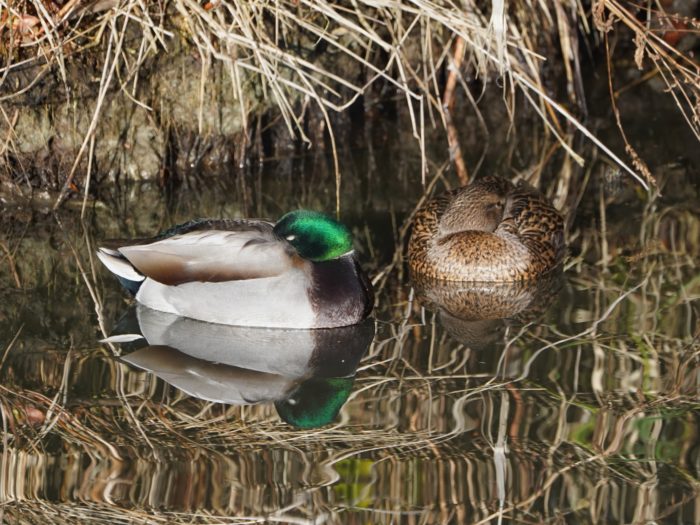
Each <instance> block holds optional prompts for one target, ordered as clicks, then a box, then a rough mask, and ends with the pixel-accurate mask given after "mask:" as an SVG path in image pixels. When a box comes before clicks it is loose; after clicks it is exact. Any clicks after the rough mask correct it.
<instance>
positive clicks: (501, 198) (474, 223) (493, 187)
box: [438, 178, 512, 236]
mask: <svg viewBox="0 0 700 525" xmlns="http://www.w3.org/2000/svg"><path fill="white" fill-rule="evenodd" d="M499 182H500V181H498V180H492V178H486V179H483V180H479V181H476V182H473V183H471V184H469V185H468V186H465V187H463V188H461V189H460V190H458V191H457V193H456V195H455V196H454V198H453V199H452V202H451V203H450V205H449V206H448V208H447V209H446V210H445V213H444V214H443V216H442V218H441V219H440V226H439V231H438V233H439V235H440V236H444V235H450V234H452V233H457V232H462V231H467V230H479V231H485V232H493V231H494V230H495V229H496V228H497V227H498V225H499V223H500V222H501V221H502V220H503V212H504V208H505V205H506V198H507V191H508V190H509V189H511V188H512V184H510V183H507V182H505V181H503V182H504V183H503V184H499Z"/></svg>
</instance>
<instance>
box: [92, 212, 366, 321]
mask: <svg viewBox="0 0 700 525" xmlns="http://www.w3.org/2000/svg"><path fill="white" fill-rule="evenodd" d="M97 255H98V257H99V258H100V260H101V261H102V262H103V263H104V265H105V266H107V268H108V269H109V270H110V271H111V272H112V273H114V274H116V276H117V277H118V278H119V280H120V281H121V283H122V284H123V285H124V286H125V287H126V288H127V289H128V290H130V291H131V292H132V293H133V294H134V295H135V296H136V300H137V301H138V302H140V303H142V304H144V305H146V306H149V307H150V308H153V309H155V310H160V311H163V312H169V313H172V314H176V315H181V316H184V317H191V318H193V319H199V320H202V321H208V322H211V323H220V324H228V325H239V326H265V327H271V328H333V327H338V326H348V325H351V324H356V323H359V322H360V321H361V320H362V319H364V318H365V317H367V316H368V315H369V313H370V312H371V311H372V306H373V301H374V299H373V297H374V296H373V292H372V287H371V284H370V282H369V280H368V279H367V277H366V276H365V274H364V273H363V272H362V270H361V268H360V266H359V264H358V263H357V260H356V259H355V257H354V253H353V250H352V238H351V235H350V232H349V231H348V229H347V228H346V227H345V226H344V225H342V224H341V223H339V222H337V221H335V220H333V219H331V218H330V217H327V216H326V215H324V214H322V213H317V212H312V211H305V210H299V211H294V212H291V213H288V214H287V215H285V216H284V217H282V218H281V219H280V220H279V221H278V222H277V223H276V224H273V223H271V222H268V221H265V220H259V219H249V220H230V219H228V220H227V219H221V220H214V219H196V220H193V221H190V222H188V223H185V224H182V225H179V226H175V227H174V228H172V229H170V230H168V231H166V232H165V233H163V234H161V235H160V236H158V237H157V238H156V239H154V240H152V242H149V241H147V242H146V243H137V244H133V245H130V246H121V247H119V248H117V249H111V248H100V249H99V251H98V252H97Z"/></svg>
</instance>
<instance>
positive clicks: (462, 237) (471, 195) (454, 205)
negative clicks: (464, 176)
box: [408, 177, 565, 282]
mask: <svg viewBox="0 0 700 525" xmlns="http://www.w3.org/2000/svg"><path fill="white" fill-rule="evenodd" d="M501 200H503V201H504V202H505V204H504V206H503V209H502V214H501V217H500V220H494V213H495V211H494V210H498V204H495V205H494V203H499V202H501ZM444 217H448V218H449V221H450V225H449V227H448V228H445V227H444V226H443V227H442V228H441V223H442V220H443V218H444ZM458 217H462V218H463V223H462V224H461V226H460V225H458V224H457V218H458ZM490 225H494V226H495V229H493V231H491V230H490ZM444 232H449V233H444ZM564 251H565V245H564V221H563V219H562V217H561V215H560V214H559V212H557V210H556V209H554V207H553V206H552V205H551V204H550V203H549V202H548V201H547V199H546V198H545V197H544V196H543V195H542V194H541V193H539V192H538V191H537V190H535V189H534V188H532V187H531V186H529V185H527V184H525V183H520V184H518V185H517V186H515V185H513V184H512V183H511V182H510V181H507V180H506V179H503V178H501V177H486V178H484V179H481V180H479V181H476V182H474V183H472V184H470V185H468V186H465V187H462V188H459V189H457V190H453V191H450V192H446V193H444V194H442V195H439V196H437V197H435V198H434V199H432V200H430V201H428V202H427V203H426V205H425V206H424V207H423V208H421V209H420V210H419V211H418V213H417V214H416V217H415V219H414V222H413V232H412V234H411V239H410V241H409V245H408V261H409V265H410V267H411V271H412V272H413V273H415V274H420V275H422V276H424V277H428V278H432V279H443V280H449V281H485V282H513V281H521V280H526V279H533V278H536V277H538V276H540V275H542V274H544V273H546V272H548V271H549V270H551V269H552V268H554V267H556V266H557V265H558V264H559V263H560V262H561V260H562V259H563V257H564Z"/></svg>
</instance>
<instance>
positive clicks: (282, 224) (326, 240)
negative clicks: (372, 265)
mask: <svg viewBox="0 0 700 525" xmlns="http://www.w3.org/2000/svg"><path fill="white" fill-rule="evenodd" d="M274 232H275V234H276V235H277V236H278V237H280V238H282V239H286V240H287V241H289V243H290V244H291V245H292V246H294V248H295V249H296V251H297V253H298V254H299V255H301V256H302V257H304V258H305V259H309V260H311V261H315V262H321V261H329V260H331V259H336V258H338V257H340V256H341V255H345V254H346V253H348V252H350V251H351V250H352V236H351V235H350V231H349V230H348V229H347V228H346V227H345V226H344V225H343V224H341V223H339V222H338V221H336V220H335V219H332V218H330V217H328V216H327V215H325V214H323V213H319V212H316V211H308V210H297V211H293V212H290V213H288V214H287V215H285V216H284V217H282V218H281V219H280V220H279V221H277V224H275V228H274Z"/></svg>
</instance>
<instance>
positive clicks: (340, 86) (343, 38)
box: [0, 0, 700, 205]
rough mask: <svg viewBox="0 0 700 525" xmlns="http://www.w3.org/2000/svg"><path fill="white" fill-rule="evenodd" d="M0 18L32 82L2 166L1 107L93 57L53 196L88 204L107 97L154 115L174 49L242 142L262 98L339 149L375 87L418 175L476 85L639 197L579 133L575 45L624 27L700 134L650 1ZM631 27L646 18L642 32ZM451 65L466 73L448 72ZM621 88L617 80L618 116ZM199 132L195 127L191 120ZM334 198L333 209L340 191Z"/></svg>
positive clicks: (689, 66)
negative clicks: (86, 119)
mask: <svg viewBox="0 0 700 525" xmlns="http://www.w3.org/2000/svg"><path fill="white" fill-rule="evenodd" d="M506 4H507V6H506ZM0 10H1V13H2V14H1V15H0V31H1V32H0V44H1V45H2V48H3V51H4V54H5V57H6V58H7V61H6V63H5V64H4V65H3V66H2V67H1V68H0V85H1V83H3V82H5V81H6V80H7V79H9V78H11V76H12V74H13V73H14V72H17V71H22V70H24V69H26V68H27V67H29V66H35V67H36V68H37V69H36V77H35V79H34V80H33V81H31V82H29V83H28V85H26V86H25V87H24V88H23V89H22V90H21V91H20V92H12V91H11V90H10V91H9V92H8V90H7V88H5V93H6V94H5V95H4V96H3V99H2V100H1V101H2V105H0V110H2V111H1V112H0V121H2V122H3V129H4V130H6V131H5V132H4V133H2V137H3V139H2V140H3V141H2V143H1V144H2V149H1V150H0V152H1V153H2V154H3V155H11V154H13V151H14V152H16V151H17V144H16V143H15V141H14V140H13V136H12V129H13V122H16V116H17V114H16V113H15V112H14V111H13V109H12V107H11V106H9V105H8V104H9V103H11V102H12V101H13V99H14V98H16V97H17V96H19V95H22V94H26V93H29V92H30V91H31V89H32V88H33V87H35V85H40V84H41V81H42V78H43V76H44V75H45V74H46V73H47V72H48V71H49V70H52V71H53V70H55V71H58V73H59V75H60V76H61V77H62V80H63V82H64V83H65V85H66V86H69V85H70V83H71V82H73V79H70V78H68V73H67V70H66V64H67V63H68V62H69V61H71V60H75V59H76V58H77V57H79V56H82V55H85V54H86V53H88V52H93V51H94V50H97V49H99V55H98V56H99V57H100V58H99V59H98V61H97V62H98V63H99V65H100V69H99V70H98V71H96V72H95V75H97V76H99V89H98V93H96V104H95V106H94V109H93V114H92V116H91V119H90V124H89V126H88V128H87V132H86V134H85V136H84V139H83V142H82V146H81V147H80V149H79V151H78V153H77V156H76V158H75V159H74V161H73V163H72V169H71V170H70V172H69V173H68V174H67V175H66V180H65V184H64V193H63V194H62V195H64V194H65V191H66V190H67V189H68V188H70V185H71V183H72V181H73V180H74V178H75V177H76V174H77V173H78V171H80V174H79V177H78V178H79V179H80V180H83V179H86V180H87V182H86V184H85V192H86V194H87V192H88V188H89V185H90V184H89V183H90V177H91V170H92V167H91V165H90V164H89V163H88V166H87V171H86V172H85V173H83V172H82V170H84V169H85V167H84V166H85V164H84V163H81V161H83V160H84V159H88V161H89V160H90V159H91V158H92V152H93V150H94V148H95V147H96V142H95V140H96V128H97V125H98V123H99V120H100V115H101V114H102V112H103V109H104V107H105V104H108V103H109V99H110V96H109V93H110V92H111V91H113V90H115V89H117V90H119V91H121V92H123V93H124V94H125V95H126V96H127V97H128V98H129V99H130V100H131V101H132V102H133V103H134V104H137V105H140V106H142V107H145V108H146V109H148V110H149V111H152V110H153V108H149V107H148V106H146V105H145V104H144V103H143V102H142V101H141V100H140V98H141V97H140V94H139V89H138V88H139V77H140V74H141V72H142V69H143V68H144V67H145V64H146V63H147V61H148V60H149V58H151V57H153V56H155V55H157V54H162V53H168V50H169V49H170V48H171V47H172V43H173V42H174V40H175V39H178V38H183V39H185V40H187V41H188V42H190V43H191V45H193V46H194V49H196V52H197V54H198V55H199V57H200V71H199V73H200V74H201V100H202V101H204V100H205V99H206V97H207V96H208V89H207V82H208V78H209V77H208V75H209V71H210V70H211V68H212V65H213V64H214V63H217V64H222V65H223V66H224V67H225V69H226V70H227V71H228V75H229V78H230V86H231V97H232V98H233V99H235V100H237V101H238V102H239V106H240V113H241V116H242V117H243V119H244V122H243V127H244V131H245V130H246V129H247V128H248V127H249V125H248V124H247V123H246V122H245V118H246V117H247V116H248V115H250V114H251V111H252V112H254V111H255V108H256V107H257V106H258V105H259V103H260V101H261V100H269V101H272V102H274V104H275V106H276V108H277V111H278V112H279V115H281V116H282V118H283V119H284V121H285V123H286V126H287V129H288V131H289V133H291V134H292V135H294V136H297V137H299V138H300V139H301V140H302V141H304V142H307V143H310V142H311V140H312V139H311V138H310V137H309V136H307V133H306V131H305V130H306V128H305V126H304V119H305V115H306V113H307V109H308V108H309V106H310V105H311V106H314V107H315V108H317V109H318V110H320V112H321V114H322V117H323V120H324V121H325V128H326V130H327V132H328V136H329V138H330V141H331V146H332V149H333V151H334V152H335V151H336V141H335V130H334V126H333V125H332V119H331V113H334V112H343V111H345V110H346V109H347V108H348V107H349V106H350V105H352V104H353V103H354V102H355V101H356V100H358V98H359V97H363V96H366V95H368V94H369V93H370V91H371V89H372V87H373V86H375V85H377V84H382V85H386V86H390V87H391V88H392V89H393V90H395V91H396V93H398V94H399V96H400V97H403V98H404V99H405V101H406V105H407V108H408V112H409V114H410V119H409V120H410V126H411V130H412V135H413V137H414V139H415V141H416V147H417V148H418V149H419V150H420V151H421V152H422V159H423V162H422V168H421V170H422V173H423V174H424V176H427V175H428V162H427V158H426V156H425V148H426V129H427V128H429V127H432V126H437V127H445V128H446V129H448V131H450V122H451V115H450V111H452V110H453V105H454V96H455V95H454V94H453V91H455V87H456V86H457V88H456V91H460V92H461V93H463V94H464V95H466V98H465V99H464V103H466V104H471V105H473V107H474V109H475V111H477V112H478V111H479V110H478V109H477V106H476V103H475V100H474V99H475V95H473V94H472V90H471V89H470V88H468V87H467V83H468V82H469V81H470V79H473V78H478V79H480V80H481V82H482V83H483V84H484V89H494V90H502V92H503V99H504V104H506V106H507V107H508V112H509V113H510V114H511V115H513V114H515V113H516V112H518V111H519V108H518V107H517V104H516V102H517V101H518V100H522V101H524V102H525V104H527V105H530V106H531V107H532V108H533V109H534V110H535V111H537V112H538V113H539V115H540V116H541V118H542V120H543V122H545V123H546V126H547V127H548V129H549V130H550V132H551V133H552V135H553V136H554V137H556V138H557V140H558V142H559V144H560V146H561V147H562V148H564V150H565V151H567V153H568V154H569V155H570V157H571V159H572V160H573V161H574V162H576V163H578V164H581V165H582V164H583V163H584V159H583V157H582V156H581V152H577V151H574V147H573V136H574V131H580V132H582V133H584V135H586V136H587V137H588V138H589V139H591V140H593V141H594V142H595V143H596V144H597V146H598V147H600V148H601V149H602V150H603V151H605V152H606V153H607V154H608V155H609V156H610V157H611V158H612V159H614V160H615V162H617V163H618V164H619V165H620V166H622V168H623V169H624V170H626V171H627V172H629V174H631V175H632V176H634V177H635V178H637V180H638V181H639V183H640V184H642V185H643V186H644V187H646V186H647V185H648V184H653V176H652V174H651V173H650V172H649V170H648V169H647V168H646V166H645V163H644V161H643V159H642V158H641V157H640V156H639V155H638V154H637V153H636V151H635V149H634V147H633V145H631V144H628V148H627V149H628V154H629V156H630V158H631V160H632V162H631V164H632V166H633V167H634V169H632V168H630V167H629V166H628V165H627V164H628V163H627V162H625V161H624V159H622V158H620V157H618V156H616V155H615V154H614V153H613V152H612V151H611V150H609V149H608V148H607V147H606V146H605V145H603V144H602V143H600V142H599V141H598V140H597V139H596V138H595V137H594V136H593V134H592V133H591V132H589V131H588V130H587V129H586V127H585V126H584V125H583V124H582V122H583V120H582V119H583V117H585V96H584V93H583V82H582V77H581V67H582V66H581V60H582V59H581V52H582V51H581V50H582V49H585V45H582V43H581V42H580V39H581V35H582V36H583V37H584V38H589V39H590V40H591V42H594V41H595V40H599V39H600V35H602V40H603V41H604V46H606V50H607V53H608V55H609V56H611V55H612V50H611V49H610V48H609V47H608V41H609V39H610V38H612V37H613V36H615V37H617V38H619V39H623V40H624V39H628V38H631V37H630V36H629V35H630V33H629V32H628V31H631V34H632V35H634V41H635V45H636V52H634V48H633V47H628V48H627V49H629V51H628V52H629V53H633V52H634V59H635V60H636V62H637V65H638V66H639V67H640V68H644V67H646V64H651V65H652V67H653V71H654V72H657V74H658V75H660V76H661V78H662V79H663V80H664V82H665V83H666V85H667V86H668V88H669V93H670V94H671V96H673V97H674V99H675V100H676V102H677V104H678V107H679V108H680V110H681V112H682V114H683V116H684V118H685V120H686V123H687V124H688V125H689V126H690V127H691V129H693V131H694V133H695V134H696V136H697V135H699V133H698V129H697V122H698V114H697V101H698V91H699V89H700V82H699V80H700V75H699V73H698V67H697V65H696V63H695V61H694V60H693V59H692V58H690V56H689V55H688V54H687V53H686V52H684V51H679V50H678V49H677V48H676V47H673V45H671V44H670V43H669V38H668V37H665V35H666V34H667V33H668V31H666V30H665V29H663V28H664V27H666V26H665V25H664V24H666V25H668V22H667V19H672V20H675V18H673V16H671V14H665V13H664V12H663V11H661V10H660V5H659V4H658V3H654V6H653V8H651V7H649V8H647V9H646V10H644V9H643V8H642V7H640V6H639V5H638V4H637V3H634V2H627V1H621V0H600V1H596V2H593V3H592V7H591V10H590V11H589V12H586V11H585V10H584V8H583V6H582V5H581V4H580V3H574V4H571V5H568V4H567V5H565V4H563V3H561V2H559V1H551V0H550V1H547V2H536V3H534V5H533V3H531V2H526V1H517V2H508V3H505V2H501V1H498V0H493V1H492V2H479V1H476V0H468V1H466V2H463V3H462V4H460V5H459V6H456V5H453V4H450V3H445V2H435V1H432V0H427V1H424V0H414V1H411V2H400V1H389V2H385V1H374V0H363V1H351V2H345V3H328V2H324V1H317V0H301V1H297V0H285V1H274V2H271V1H269V2H268V1H256V2H232V1H229V0H217V1H212V2H199V1H195V0H173V1H171V2H143V1H142V0H141V1H139V0H102V1H99V2H93V3H90V4H88V5H84V3H82V2H76V1H65V2H51V1H46V0H5V1H2V2H0ZM638 15H645V16H646V23H644V22H641V21H640V16H638ZM683 20H684V23H685V26H684V27H685V29H684V31H685V33H686V34H687V36H688V38H692V37H693V35H694V33H695V31H696V26H697V22H696V21H695V20H693V19H690V18H687V17H685V18H683ZM660 28H662V29H660ZM618 35H619V37H618ZM616 58H617V57H616ZM455 64H458V65H459V66H460V68H459V72H458V73H459V74H457V75H455V73H456V67H455ZM545 69H547V70H548V71H549V73H548V75H551V74H555V75H559V76H560V78H561V79H562V82H563V84H565V86H566V90H565V91H566V93H567V99H566V100H558V99H557V97H556V96H555V95H553V93H552V92H551V90H550V89H548V88H547V87H545V80H546V79H545V78H544V76H545V73H544V71H545ZM446 73H447V75H448V76H449V78H450V79H449V83H450V85H451V86H452V87H451V88H450V90H449V94H446V93H444V92H443V90H444V75H445V74H446ZM349 74H351V75H352V76H349ZM623 88H624V86H618V85H613V83H612V81H611V96H612V97H613V98H612V102H613V105H614V102H615V97H616V96H617V95H618V90H620V89H623ZM613 91H614V93H612V92H613ZM518 94H519V95H521V96H516V95H518ZM199 128H200V131H201V129H202V114H201V111H200V116H199ZM456 131H457V130H455V129H452V130H451V133H450V134H448V136H449V138H450V147H451V148H452V155H453V156H454V155H458V154H459V151H458V149H459V133H457V132H456ZM481 132H482V133H487V132H486V131H485V130H482V131H481ZM334 159H335V173H336V178H337V188H336V191H337V192H339V191H340V181H341V168H340V164H339V161H338V156H337V155H334ZM60 200H61V199H59V201H60ZM336 200H337V202H338V205H339V200H340V199H339V195H337V199H336Z"/></svg>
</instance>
